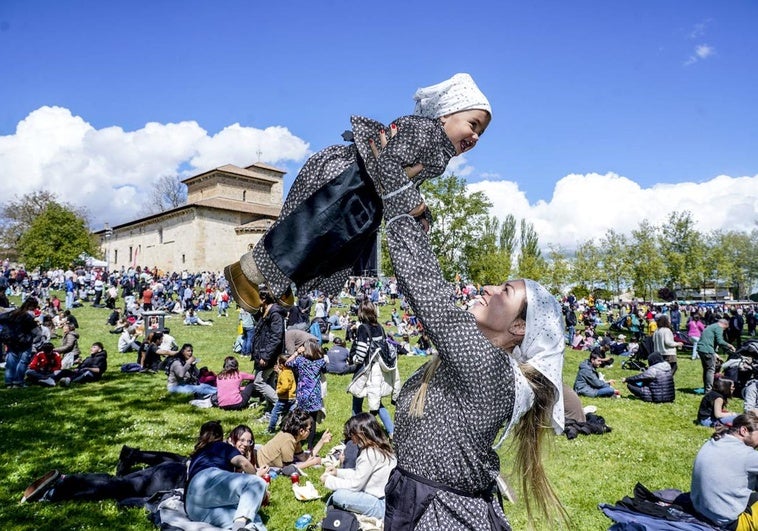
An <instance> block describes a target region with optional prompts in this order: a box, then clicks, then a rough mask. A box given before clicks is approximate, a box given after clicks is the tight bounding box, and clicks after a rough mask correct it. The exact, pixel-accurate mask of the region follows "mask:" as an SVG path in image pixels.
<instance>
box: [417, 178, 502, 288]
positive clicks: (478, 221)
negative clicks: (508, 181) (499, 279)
mask: <svg viewBox="0 0 758 531" xmlns="http://www.w3.org/2000/svg"><path fill="white" fill-rule="evenodd" d="M422 190H423V193H424V198H425V201H426V204H427V205H428V206H429V208H430V210H431V212H432V215H433V216H434V222H433V224H432V228H431V230H430V231H429V238H430V240H431V245H432V248H433V249H434V252H435V253H436V255H437V257H438V259H439V262H440V267H441V269H442V272H443V274H444V275H445V277H446V278H453V277H454V276H455V274H456V273H462V274H464V275H466V274H468V273H469V256H472V257H475V256H478V253H479V251H478V245H479V242H480V240H481V237H482V235H483V233H484V226H485V223H486V222H487V221H488V220H489V218H488V214H487V212H488V209H489V208H490V207H491V206H492V203H491V202H490V200H489V199H488V198H487V196H486V195H485V194H484V193H483V192H474V193H472V194H468V193H466V181H465V180H464V179H462V178H459V177H456V176H455V174H452V173H451V174H448V175H445V176H443V177H439V178H437V179H430V180H428V181H426V182H425V183H424V184H423V185H422Z"/></svg>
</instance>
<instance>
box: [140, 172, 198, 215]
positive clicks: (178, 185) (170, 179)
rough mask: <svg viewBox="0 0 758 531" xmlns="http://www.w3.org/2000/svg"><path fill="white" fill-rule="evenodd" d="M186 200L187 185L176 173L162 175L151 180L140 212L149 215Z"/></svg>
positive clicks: (173, 206)
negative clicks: (151, 182)
mask: <svg viewBox="0 0 758 531" xmlns="http://www.w3.org/2000/svg"><path fill="white" fill-rule="evenodd" d="M186 202H187V186H186V185H185V184H184V183H182V181H181V180H180V179H179V177H178V176H177V175H164V176H163V177H161V178H159V179H157V180H156V181H155V182H153V185H152V186H151V188H150V192H149V193H148V197H147V199H146V201H145V202H144V203H143V207H142V209H141V210H140V214H141V215H143V216H149V215H150V214H157V213H158V212H165V211H166V210H171V209H172V208H176V207H178V206H181V205H183V204H184V203H186Z"/></svg>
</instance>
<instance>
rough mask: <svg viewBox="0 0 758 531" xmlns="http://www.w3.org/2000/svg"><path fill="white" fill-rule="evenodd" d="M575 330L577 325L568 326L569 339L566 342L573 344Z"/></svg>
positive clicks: (567, 335) (567, 334)
mask: <svg viewBox="0 0 758 531" xmlns="http://www.w3.org/2000/svg"><path fill="white" fill-rule="evenodd" d="M575 330H576V327H575V326H568V327H566V337H567V338H568V341H566V343H568V344H569V345H571V342H572V341H573V340H574V332H575Z"/></svg>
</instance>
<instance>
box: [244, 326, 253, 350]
mask: <svg viewBox="0 0 758 531" xmlns="http://www.w3.org/2000/svg"><path fill="white" fill-rule="evenodd" d="M254 335H255V328H243V329H242V353H243V354H244V355H245V356H249V355H250V353H251V352H253V336H254Z"/></svg>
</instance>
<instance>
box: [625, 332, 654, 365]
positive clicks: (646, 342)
mask: <svg viewBox="0 0 758 531" xmlns="http://www.w3.org/2000/svg"><path fill="white" fill-rule="evenodd" d="M652 353H653V338H652V337H650V336H645V337H643V338H642V341H640V346H639V348H638V349H637V351H636V352H632V354H631V355H630V356H629V358H628V359H627V360H625V361H624V363H622V364H621V368H622V369H626V370H629V371H644V370H645V369H647V358H648V356H650V354H652Z"/></svg>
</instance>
